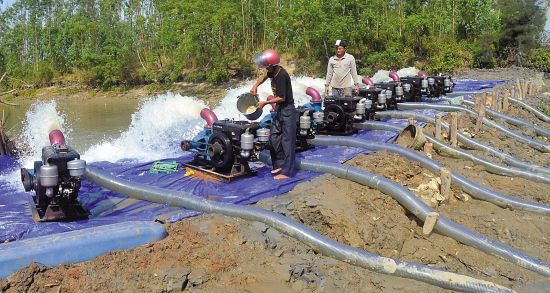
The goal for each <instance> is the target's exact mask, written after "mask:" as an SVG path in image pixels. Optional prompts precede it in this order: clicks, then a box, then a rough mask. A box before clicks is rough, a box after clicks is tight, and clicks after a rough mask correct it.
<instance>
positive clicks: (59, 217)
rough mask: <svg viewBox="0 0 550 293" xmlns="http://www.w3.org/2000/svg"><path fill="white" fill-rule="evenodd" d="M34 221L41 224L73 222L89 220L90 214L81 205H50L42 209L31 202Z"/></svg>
mask: <svg viewBox="0 0 550 293" xmlns="http://www.w3.org/2000/svg"><path fill="white" fill-rule="evenodd" d="M30 205H31V213H32V219H33V221H35V222H37V223H40V222H72V221H77V220H85V219H88V217H89V216H90V213H88V212H87V211H86V210H85V209H84V208H83V207H82V206H81V205H80V204H79V203H66V204H53V203H52V204H49V205H48V206H46V208H45V209H44V208H40V207H38V206H36V205H35V203H34V201H31V202H30Z"/></svg>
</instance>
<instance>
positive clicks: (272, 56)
mask: <svg viewBox="0 0 550 293" xmlns="http://www.w3.org/2000/svg"><path fill="white" fill-rule="evenodd" d="M280 61H281V57H280V56H279V53H277V52H276V51H275V50H271V49H268V50H265V51H263V52H261V53H258V54H256V56H255V57H254V62H255V63H256V65H258V67H260V68H266V69H267V72H266V73H265V74H263V75H262V76H260V77H259V78H258V80H256V83H255V84H254V86H253V87H252V89H250V92H251V93H252V94H253V95H256V93H257V91H258V86H260V85H261V84H262V83H264V81H266V80H267V79H268V78H271V89H272V90H273V95H274V96H275V98H273V99H271V100H268V101H260V102H258V105H257V107H258V109H262V108H263V107H264V106H265V105H267V104H272V105H273V106H274V107H275V106H276V115H274V116H275V118H274V119H273V122H272V124H271V129H270V132H271V134H270V136H269V145H270V146H269V151H270V153H271V162H272V164H273V171H271V174H273V175H275V177H274V178H275V179H277V180H279V179H286V178H290V177H292V176H294V172H295V167H294V161H295V158H296V154H295V152H296V116H297V113H296V108H295V106H294V97H293V96H292V84H291V83H290V76H289V75H288V73H287V72H286V70H285V69H284V68H283V67H281V65H279V62H280Z"/></svg>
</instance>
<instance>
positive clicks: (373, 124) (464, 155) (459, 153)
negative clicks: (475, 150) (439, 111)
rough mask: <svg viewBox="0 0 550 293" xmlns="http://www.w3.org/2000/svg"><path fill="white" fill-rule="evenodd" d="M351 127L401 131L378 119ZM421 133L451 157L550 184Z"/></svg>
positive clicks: (548, 179) (543, 177)
mask: <svg viewBox="0 0 550 293" xmlns="http://www.w3.org/2000/svg"><path fill="white" fill-rule="evenodd" d="M353 127H354V128H356V129H362V130H386V131H393V132H397V133H401V131H403V128H402V127H400V126H399V125H395V124H391V123H384V122H380V121H365V122H363V123H356V124H354V125H353ZM423 135H424V137H426V139H427V141H428V142H431V143H432V144H433V147H434V149H435V150H437V151H439V152H442V153H446V154H448V155H451V156H453V157H458V158H461V159H465V160H469V161H472V162H474V163H476V164H479V165H482V166H483V167H485V170H487V171H488V172H490V173H493V174H498V175H505V176H517V177H521V178H524V179H527V180H531V181H535V182H541V183H547V184H550V177H549V176H546V175H544V174H537V173H534V172H530V171H526V170H520V169H515V168H510V167H509V166H503V165H500V164H497V163H494V162H491V161H488V160H486V159H484V158H480V157H478V156H476V155H474V154H470V153H468V152H466V151H463V150H462V149H460V148H456V147H453V146H450V145H447V144H445V143H444V142H442V141H439V140H437V139H436V138H435V137H433V136H431V135H428V134H426V133H424V134H423Z"/></svg>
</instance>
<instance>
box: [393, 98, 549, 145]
mask: <svg viewBox="0 0 550 293" xmlns="http://www.w3.org/2000/svg"><path fill="white" fill-rule="evenodd" d="M397 109H398V110H417V109H432V110H439V111H445V112H457V111H460V112H466V113H468V114H470V115H472V116H474V117H475V116H477V115H478V113H477V112H475V111H474V110H471V109H468V108H466V107H463V106H455V105H444V104H430V103H399V104H397ZM483 123H484V124H487V125H490V126H492V127H494V128H495V129H497V130H499V131H500V132H502V133H504V134H505V135H507V136H509V137H512V138H514V139H516V140H518V141H521V142H523V143H525V144H527V145H529V146H530V147H532V148H534V149H536V150H539V151H541V152H544V153H548V152H550V145H548V144H545V143H542V142H540V141H537V140H534V139H532V138H530V137H527V136H525V135H523V134H521V133H518V132H515V131H513V130H510V129H508V128H506V127H504V126H502V125H500V124H498V123H496V122H495V121H493V120H491V119H489V118H487V117H483Z"/></svg>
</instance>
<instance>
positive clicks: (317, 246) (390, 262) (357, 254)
mask: <svg viewBox="0 0 550 293" xmlns="http://www.w3.org/2000/svg"><path fill="white" fill-rule="evenodd" d="M262 158H263V159H266V158H267V156H262ZM298 164H299V166H301V165H302V163H300V162H298ZM316 165H323V164H316ZM334 168H336V169H338V170H340V172H341V174H342V175H343V174H347V173H348V171H349V170H348V169H349V167H348V168H343V167H341V166H334ZM305 169H307V168H305ZM312 169H315V164H314V166H312ZM85 176H86V179H88V180H89V181H91V182H92V183H94V184H97V185H100V186H103V187H105V188H107V189H110V190H112V191H115V192H118V193H121V194H124V195H127V196H130V197H132V198H136V199H140V200H147V201H150V202H155V203H160V204H166V205H169V206H175V207H182V208H187V209H191V210H194V211H199V212H204V213H217V214H222V215H226V216H230V217H237V218H241V219H245V220H249V221H257V222H261V223H264V224H266V225H269V226H271V227H273V228H275V229H277V230H278V231H280V232H282V233H284V234H287V235H288V236H290V237H293V238H295V239H297V240H299V241H301V242H303V243H305V244H306V245H309V246H310V247H312V248H313V249H314V250H316V251H318V252H320V253H322V254H323V255H325V256H328V257H332V258H335V259H338V260H341V261H344V262H347V263H350V264H352V265H355V266H359V267H363V268H366V269H368V270H371V271H374V272H378V273H382V274H387V275H393V276H398V277H402V278H409V279H414V280H418V281H421V282H425V283H428V284H432V285H435V286H438V287H441V288H445V289H449V290H458V291H463V292H514V291H513V290H511V289H508V288H505V287H502V286H499V285H496V284H493V283H491V282H487V281H483V280H478V279H475V278H472V277H468V276H464V275H460V274H455V273H451V272H447V271H444V270H441V269H437V268H433V267H428V266H425V265H422V264H417V263H412V262H406V261H400V260H394V259H391V258H387V257H382V256H379V255H376V254H372V253H369V252H366V251H363V250H360V249H357V248H353V247H350V246H347V245H344V244H342V243H339V242H337V241H334V240H332V239H330V238H327V237H325V236H323V235H321V234H319V233H317V232H315V231H313V230H311V229H309V228H307V227H306V226H304V225H302V224H299V223H297V222H295V221H293V220H291V219H289V218H287V217H284V216H282V215H280V214H277V213H274V212H271V211H267V210H264V209H261V208H257V207H253V206H246V205H236V204H229V203H222V202H215V201H210V200H206V199H204V198H200V197H197V196H194V195H192V194H190V193H188V192H185V191H175V190H167V189H162V188H158V187H153V186H149V185H144V184H140V183H136V182H130V181H128V180H125V179H122V178H118V177H115V176H113V175H110V174H107V172H104V171H101V170H99V169H96V168H93V167H90V166H87V167H86V175H85ZM375 178H377V180H381V178H380V177H378V176H375ZM378 178H379V179H378ZM385 180H386V181H389V180H388V179H385ZM382 184H383V183H382ZM383 185H385V184H383ZM442 222H446V219H445V220H443V221H442ZM440 225H441V224H440ZM484 243H486V245H490V244H489V243H492V242H484ZM518 256H520V257H519V258H518V262H520V263H523V264H533V265H535V263H533V262H532V261H530V260H527V259H525V258H524V257H521V255H518ZM535 266H541V264H536V265H535ZM542 266H543V265H542ZM546 275H550V272H549V273H548V274H546Z"/></svg>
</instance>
